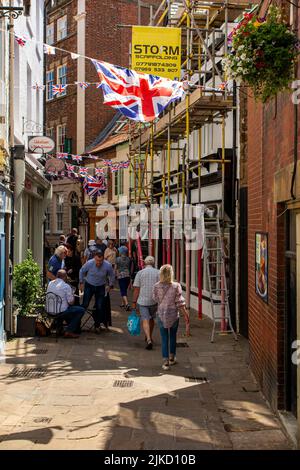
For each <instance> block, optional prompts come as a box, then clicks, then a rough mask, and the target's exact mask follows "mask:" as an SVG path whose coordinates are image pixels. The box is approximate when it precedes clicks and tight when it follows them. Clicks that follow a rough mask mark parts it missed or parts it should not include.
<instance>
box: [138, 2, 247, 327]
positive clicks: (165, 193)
mask: <svg viewBox="0 0 300 470" xmlns="http://www.w3.org/2000/svg"><path fill="white" fill-rule="evenodd" d="M250 6H251V5H250V3H249V2H244V3H243V2H239V3H234V2H232V3H231V2H229V1H227V0H225V1H224V0H222V1H221V0H214V1H192V0H181V1H172V0H163V1H162V2H161V4H160V6H159V7H158V9H157V11H156V12H154V14H153V16H152V18H151V21H150V25H152V26H163V25H164V26H167V27H177V28H178V27H180V28H181V31H182V57H181V70H182V77H184V78H185V79H186V80H188V82H189V83H193V84H194V85H193V86H190V87H189V90H188V92H187V94H186V96H185V99H184V100H183V101H181V102H179V103H178V104H172V105H170V106H169V108H168V110H167V111H165V112H164V114H163V116H162V117H161V118H160V119H159V120H158V121H157V122H154V123H152V124H139V125H132V126H131V137H130V150H129V155H130V161H131V165H130V181H131V190H130V202H131V203H133V202H134V203H144V204H146V205H148V206H150V204H151V203H153V202H155V201H156V200H157V199H158V198H160V201H161V202H162V204H163V206H165V205H166V204H167V205H168V204H170V201H171V187H172V184H171V179H172V180H174V178H176V180H177V182H176V183H175V186H176V188H175V191H177V193H178V201H179V193H180V195H181V202H182V210H183V211H184V205H185V204H189V203H191V178H190V175H191V174H192V172H193V173H195V174H196V175H197V185H198V202H201V170H202V167H203V165H204V164H211V163H217V164H218V165H219V167H220V170H221V180H222V181H221V183H222V184H221V187H222V198H221V199H222V202H221V205H222V208H221V214H222V216H223V218H224V186H225V166H226V165H227V163H229V164H230V163H234V158H235V157H234V152H235V145H236V144H235V141H234V137H233V143H232V149H233V154H232V158H227V153H226V147H225V129H226V117H227V116H228V113H229V112H231V111H235V108H236V103H235V93H234V92H229V91H228V90H227V87H226V86H224V84H225V83H226V77H225V76H224V73H223V70H222V58H223V57H224V55H226V54H227V52H228V39H227V38H228V34H229V24H230V23H233V22H234V21H235V20H236V19H237V18H238V17H239V16H240V15H241V14H242V12H243V11H244V10H246V9H247V8H249V7H250ZM206 124H218V125H219V126H221V141H222V145H221V147H222V148H221V155H220V158H217V159H216V158H208V157H205V159H204V158H203V156H202V155H201V148H202V134H201V128H202V127H203V126H205V125H206ZM194 130H198V131H199V130H200V131H199V132H198V151H197V153H198V159H197V160H196V161H195V159H192V158H191V155H190V147H191V146H190V136H191V133H192V132H193V131H194ZM182 141H183V142H184V145H180V142H182ZM174 151H175V152H176V153H177V157H176V158H177V170H176V171H173V170H172V171H171V159H172V158H171V156H172V152H173V153H174ZM158 152H159V153H160V155H161V158H162V163H161V167H162V172H161V174H160V175H159V176H157V175H156V173H155V171H154V156H155V155H156V154H157V153H158ZM204 160H205V162H204ZM172 191H174V184H173V189H172ZM173 222H174V221H173ZM171 223H172V222H171ZM221 226H222V229H224V224H223V223H222V224H221ZM162 243H163V244H162V248H163V262H168V263H170V264H171V249H170V248H171V245H170V243H171V242H170V240H163V242H162ZM181 243H182V247H181V250H184V251H185V256H184V257H183V259H184V261H185V271H186V304H187V307H188V308H190V295H191V287H190V256H191V253H190V250H186V249H185V248H184V240H182V241H181ZM153 250H154V243H153V240H151V237H149V252H150V253H151V254H153ZM175 252H176V259H177V262H176V273H175V274H176V278H177V279H178V280H179V278H180V271H181V269H182V263H183V259H181V260H180V256H179V254H180V245H179V241H177V240H176V248H175ZM201 259H202V250H198V316H199V318H202V271H201Z"/></svg>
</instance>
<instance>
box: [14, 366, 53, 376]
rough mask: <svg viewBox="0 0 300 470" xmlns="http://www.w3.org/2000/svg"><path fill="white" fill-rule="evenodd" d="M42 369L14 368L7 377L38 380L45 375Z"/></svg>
mask: <svg viewBox="0 0 300 470" xmlns="http://www.w3.org/2000/svg"><path fill="white" fill-rule="evenodd" d="M46 371H47V370H46V369H45V368H44V367H14V368H13V369H12V370H11V371H10V373H9V374H8V376H7V377H28V378H39V377H44V375H45V374H46Z"/></svg>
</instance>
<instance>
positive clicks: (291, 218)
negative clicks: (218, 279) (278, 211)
mask: <svg viewBox="0 0 300 470" xmlns="http://www.w3.org/2000/svg"><path fill="white" fill-rule="evenodd" d="M297 217H300V213H297V212H296V211H295V210H289V211H287V215H286V247H285V293H286V294H285V337H284V344H285V348H284V349H285V380H284V383H285V409H286V410H287V411H290V412H291V413H293V415H294V416H297V365H296V364H293V362H292V360H291V357H292V351H293V350H292V344H293V342H294V341H295V340H296V339H297V244H296V240H297V230H296V226H297Z"/></svg>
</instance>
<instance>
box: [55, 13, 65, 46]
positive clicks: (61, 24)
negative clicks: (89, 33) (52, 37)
mask: <svg viewBox="0 0 300 470" xmlns="http://www.w3.org/2000/svg"><path fill="white" fill-rule="evenodd" d="M65 37H67V16H63V17H62V18H59V19H58V20H57V40H58V41H60V40H61V39H64V38H65Z"/></svg>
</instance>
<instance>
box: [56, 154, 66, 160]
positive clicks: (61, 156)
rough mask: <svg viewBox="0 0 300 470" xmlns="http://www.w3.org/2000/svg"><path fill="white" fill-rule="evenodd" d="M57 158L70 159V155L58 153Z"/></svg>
mask: <svg viewBox="0 0 300 470" xmlns="http://www.w3.org/2000/svg"><path fill="white" fill-rule="evenodd" d="M56 156H57V158H59V159H63V158H68V153H63V152H60V153H57V154H56Z"/></svg>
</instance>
